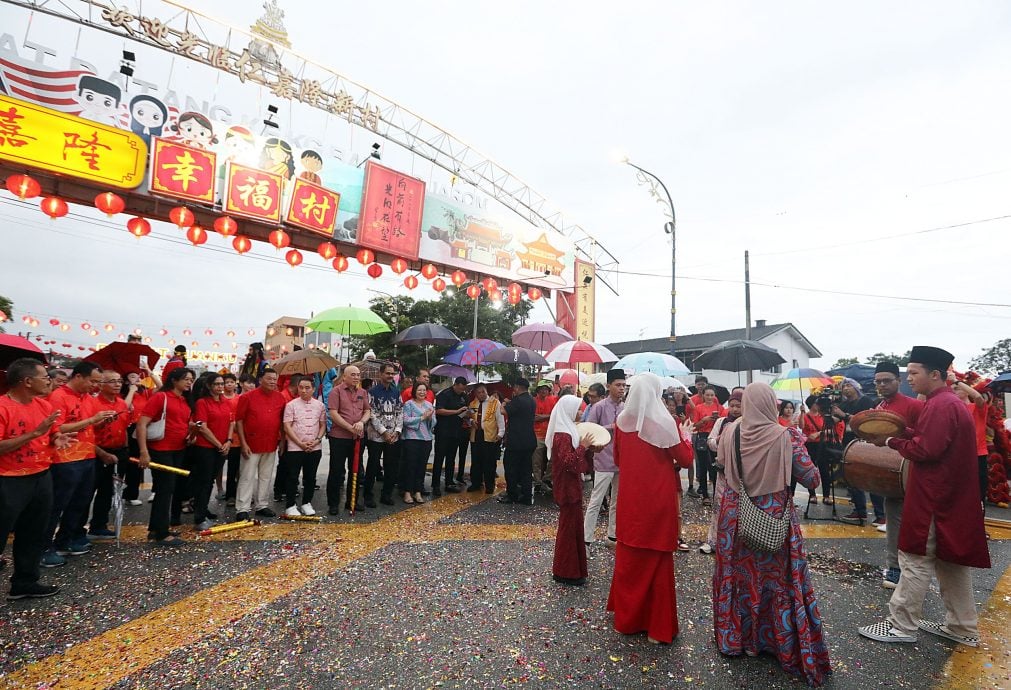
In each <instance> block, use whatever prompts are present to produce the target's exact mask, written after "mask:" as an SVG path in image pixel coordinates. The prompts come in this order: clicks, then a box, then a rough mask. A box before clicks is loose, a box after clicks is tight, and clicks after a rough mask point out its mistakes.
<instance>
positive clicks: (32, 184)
mask: <svg viewBox="0 0 1011 690" xmlns="http://www.w3.org/2000/svg"><path fill="white" fill-rule="evenodd" d="M7 191H9V192H10V193H11V194H13V195H14V196H16V197H17V198H19V199H21V200H22V201H24V200H25V199H34V198H35V197H37V196H38V195H39V194H41V193H42V186H41V185H39V183H38V180H36V179H35V178H34V177H30V176H28V175H11V176H10V177H8V178H7Z"/></svg>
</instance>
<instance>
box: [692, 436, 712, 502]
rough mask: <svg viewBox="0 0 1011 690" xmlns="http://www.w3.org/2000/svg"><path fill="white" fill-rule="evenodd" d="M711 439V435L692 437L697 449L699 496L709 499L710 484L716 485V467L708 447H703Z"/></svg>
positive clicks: (696, 464) (696, 473)
mask: <svg viewBox="0 0 1011 690" xmlns="http://www.w3.org/2000/svg"><path fill="white" fill-rule="evenodd" d="M708 439H709V434H702V433H697V434H695V436H693V437H692V446H693V447H694V448H695V479H696V480H697V481H698V483H699V496H701V497H702V498H709V482H712V483H713V484H714V485H715V484H716V467H715V466H714V465H713V453H712V451H711V450H709V447H708V446H706V448H705V450H703V449H702V446H703V445H705V443H706V442H707V441H708Z"/></svg>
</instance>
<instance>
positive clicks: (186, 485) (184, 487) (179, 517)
mask: <svg viewBox="0 0 1011 690" xmlns="http://www.w3.org/2000/svg"><path fill="white" fill-rule="evenodd" d="M196 448H197V447H196V446H187V447H186V449H185V450H181V451H179V452H180V454H181V457H182V460H181V464H180V465H177V467H181V468H183V469H184V470H189V471H190V476H188V477H184V476H183V475H181V474H176V475H172V476H173V477H175V484H174V485H173V487H172V511H171V512H172V516H171V517H172V522H171V524H172V525H181V524H182V522H183V503H185V502H186V501H188V500H190V499H191V498H193V459H194V457H195V451H196ZM151 459H152V460H154V455H152V456H151ZM155 462H157V461H155ZM151 476H152V477H154V473H153V472H152V473H151ZM153 490H154V491H155V492H157V491H158V490H157V489H153Z"/></svg>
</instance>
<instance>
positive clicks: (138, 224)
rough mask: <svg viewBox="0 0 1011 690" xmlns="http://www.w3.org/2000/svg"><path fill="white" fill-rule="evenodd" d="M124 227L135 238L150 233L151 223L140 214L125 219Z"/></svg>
mask: <svg viewBox="0 0 1011 690" xmlns="http://www.w3.org/2000/svg"><path fill="white" fill-rule="evenodd" d="M126 229H127V230H128V231H129V232H130V234H131V235H133V236H134V237H136V238H137V239H140V238H141V237H145V236H147V235H150V234H151V224H150V223H149V222H147V219H146V218H141V217H140V216H137V217H135V218H131V219H130V220H128V221H126Z"/></svg>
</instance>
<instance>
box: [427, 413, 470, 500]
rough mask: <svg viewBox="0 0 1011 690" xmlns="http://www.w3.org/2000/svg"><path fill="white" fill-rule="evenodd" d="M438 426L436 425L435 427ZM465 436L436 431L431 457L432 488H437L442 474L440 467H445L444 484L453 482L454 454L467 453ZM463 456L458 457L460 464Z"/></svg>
mask: <svg viewBox="0 0 1011 690" xmlns="http://www.w3.org/2000/svg"><path fill="white" fill-rule="evenodd" d="M438 428H439V427H438V426H436V429H438ZM467 443H468V441H467V437H466V436H458V435H456V434H442V435H440V434H439V433H438V432H436V434H435V457H434V458H433V459H432V489H433V490H435V489H437V488H439V476H440V475H441V474H442V468H443V466H445V468H446V484H447V485H448V484H452V483H453V470H454V469H455V466H456V456H457V454H458V453H459V454H461V455H462V456H463V457H466V455H467ZM463 457H461V459H460V464H461V465H462V464H463Z"/></svg>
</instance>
